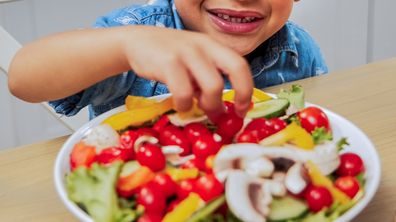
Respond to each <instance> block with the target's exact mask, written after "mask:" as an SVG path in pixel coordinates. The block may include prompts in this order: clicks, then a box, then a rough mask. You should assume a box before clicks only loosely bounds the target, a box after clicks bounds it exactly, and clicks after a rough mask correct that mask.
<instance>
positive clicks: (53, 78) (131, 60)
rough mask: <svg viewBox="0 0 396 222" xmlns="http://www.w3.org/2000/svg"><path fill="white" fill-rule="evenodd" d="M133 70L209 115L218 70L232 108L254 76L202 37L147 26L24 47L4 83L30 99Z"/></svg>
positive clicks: (239, 104)
mask: <svg viewBox="0 0 396 222" xmlns="http://www.w3.org/2000/svg"><path fill="white" fill-rule="evenodd" d="M131 69H133V70H134V72H135V73H136V74H138V75H139V76H141V77H143V78H146V79H152V80H156V81H161V82H163V83H165V84H166V85H167V86H168V88H169V91H170V92H171V93H173V96H174V98H175V106H176V109H178V110H180V111H184V110H187V109H189V108H190V107H191V104H192V98H193V96H197V97H198V100H199V102H200V105H201V107H202V108H203V109H204V110H205V111H206V112H208V113H209V114H210V113H216V112H219V111H220V110H222V103H221V94H222V90H223V86H224V82H223V79H222V76H221V72H224V73H226V74H227V75H228V78H229V79H230V81H231V84H232V85H233V88H234V89H235V90H236V96H235V106H236V110H237V112H238V113H240V114H244V113H245V112H246V110H247V108H248V107H249V104H250V96H251V93H252V87H253V83H252V77H251V74H250V70H249V67H248V64H247V63H246V61H245V60H244V59H243V58H242V57H241V56H240V55H238V54H237V53H235V52H234V51H232V50H231V49H229V48H227V47H225V46H223V45H221V44H220V43H218V42H216V41H214V40H212V39H210V38H209V37H207V36H206V35H203V34H198V33H193V32H188V31H178V30H172V29H165V28H156V27H145V26H133V27H132V26H129V27H117V28H107V29H89V30H80V31H72V32H67V33H61V34H57V35H53V36H50V37H47V38H44V39H41V40H39V41H36V42H34V43H31V44H29V45H26V46H25V47H23V48H22V49H21V50H20V51H19V52H18V53H17V55H16V56H15V58H14V60H13V62H12V64H11V67H10V72H9V88H10V90H11V92H12V93H13V94H14V95H15V96H17V97H19V98H21V99H23V100H26V101H29V102H40V101H47V100H55V99H60V98H64V97H66V96H69V95H72V94H75V93H77V92H79V91H81V90H84V89H86V88H88V87H89V86H91V85H93V84H95V83H97V82H99V81H101V80H104V79H106V78H108V77H111V76H114V75H117V74H119V73H122V72H123V71H127V70H131ZM220 70H221V72H220Z"/></svg>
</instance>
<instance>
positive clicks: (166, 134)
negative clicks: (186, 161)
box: [159, 125, 191, 156]
mask: <svg viewBox="0 0 396 222" xmlns="http://www.w3.org/2000/svg"><path fill="white" fill-rule="evenodd" d="M159 141H160V143H161V144H162V145H163V146H168V145H178V146H180V147H181V148H182V149H183V152H182V153H181V154H180V155H182V156H185V155H188V154H190V152H191V144H190V141H189V140H188V138H187V136H186V134H185V133H184V132H183V131H182V130H181V129H180V128H179V127H177V126H174V125H168V126H166V127H165V128H164V129H163V130H162V132H161V133H160V136H159Z"/></svg>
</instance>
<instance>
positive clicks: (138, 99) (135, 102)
mask: <svg viewBox="0 0 396 222" xmlns="http://www.w3.org/2000/svg"><path fill="white" fill-rule="evenodd" d="M155 103H158V100H157V99H154V98H147V97H142V96H127V98H126V99H125V106H126V108H127V110H133V109H137V108H143V107H146V106H151V105H154V104H155Z"/></svg>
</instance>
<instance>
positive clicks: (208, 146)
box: [192, 134, 222, 160]
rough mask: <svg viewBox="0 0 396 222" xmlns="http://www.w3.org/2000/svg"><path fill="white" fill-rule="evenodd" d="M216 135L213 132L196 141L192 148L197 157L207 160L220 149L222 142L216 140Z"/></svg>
mask: <svg viewBox="0 0 396 222" xmlns="http://www.w3.org/2000/svg"><path fill="white" fill-rule="evenodd" d="M214 136H215V135H212V134H207V135H203V136H201V137H200V138H198V139H197V140H196V141H195V143H194V144H193V147H192V150H193V153H194V155H195V157H196V158H199V159H201V160H205V159H206V158H207V157H208V156H210V155H214V154H216V153H217V152H218V151H219V150H220V148H221V146H222V143H221V142H218V141H216V140H215V138H214Z"/></svg>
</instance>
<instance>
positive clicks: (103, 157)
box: [96, 147, 130, 165]
mask: <svg viewBox="0 0 396 222" xmlns="http://www.w3.org/2000/svg"><path fill="white" fill-rule="evenodd" d="M129 159H130V152H129V151H128V150H126V149H121V148H118V147H109V148H106V149H103V150H102V151H100V153H99V154H98V155H97V156H96V161H97V162H98V163H101V164H104V165H108V164H111V163H113V162H115V161H118V160H119V161H122V162H126V161H128V160H129Z"/></svg>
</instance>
